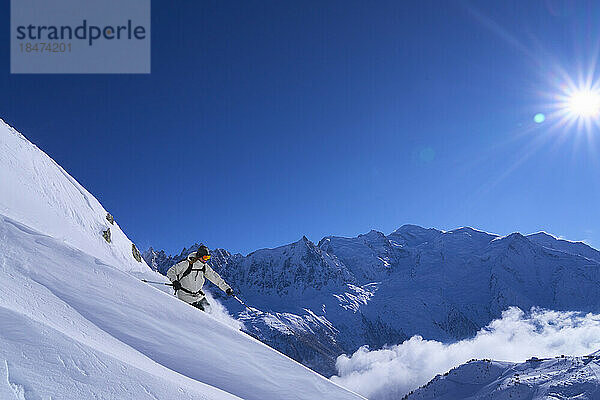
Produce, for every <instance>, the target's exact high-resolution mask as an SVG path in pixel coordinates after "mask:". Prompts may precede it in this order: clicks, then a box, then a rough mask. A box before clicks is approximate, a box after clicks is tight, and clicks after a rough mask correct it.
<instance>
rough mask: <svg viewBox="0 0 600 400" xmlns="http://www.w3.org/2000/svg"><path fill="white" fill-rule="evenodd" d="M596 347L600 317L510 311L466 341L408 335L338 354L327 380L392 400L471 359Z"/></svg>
mask: <svg viewBox="0 0 600 400" xmlns="http://www.w3.org/2000/svg"><path fill="white" fill-rule="evenodd" d="M598 349H600V315H598V314H583V313H577V312H560V311H550V310H543V309H539V308H532V309H531V311H530V312H529V313H524V312H523V311H521V310H520V309H519V308H516V307H512V308H510V309H508V310H506V311H504V312H503V313H502V318H501V319H497V320H494V321H492V322H491V323H490V324H489V325H488V326H486V327H485V328H483V329H481V330H480V331H479V332H478V333H477V335H476V336H475V337H474V338H472V339H467V340H461V341H460V342H456V343H452V344H444V343H441V342H438V341H435V340H424V339H423V338H422V337H420V336H413V337H412V338H411V339H410V340H407V341H405V342H404V343H402V344H400V345H397V346H393V347H389V348H385V349H381V350H373V351H370V350H369V349H368V347H366V346H364V347H361V348H360V349H359V350H357V351H356V352H355V353H354V354H353V355H352V356H350V357H348V356H346V355H341V356H340V357H339V358H338V360H337V363H336V366H337V370H338V375H337V376H334V377H332V378H331V379H332V380H333V381H334V382H336V383H338V384H341V385H343V386H345V387H347V388H349V389H351V390H354V391H356V392H358V393H360V394H362V395H364V396H366V397H368V398H369V399H371V400H387V399H398V398H400V397H401V396H403V395H404V394H406V393H407V392H409V391H410V390H413V389H415V388H417V387H419V386H421V385H423V384H425V383H427V382H428V381H429V380H431V379H432V378H433V377H434V376H435V375H437V374H441V373H444V372H446V371H448V370H450V369H451V368H453V367H455V366H457V365H460V364H462V363H464V362H466V361H468V360H470V359H472V358H479V359H481V358H490V359H494V360H502V361H515V362H521V361H525V360H526V359H528V358H530V357H532V356H537V357H553V356H557V355H561V354H565V355H585V354H589V353H592V352H594V351H596V350H598Z"/></svg>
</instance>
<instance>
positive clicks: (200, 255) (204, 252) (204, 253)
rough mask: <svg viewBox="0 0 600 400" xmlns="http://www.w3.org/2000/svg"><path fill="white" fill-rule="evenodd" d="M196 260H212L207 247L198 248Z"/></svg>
mask: <svg viewBox="0 0 600 400" xmlns="http://www.w3.org/2000/svg"><path fill="white" fill-rule="evenodd" d="M196 259H198V260H203V261H208V260H210V250H209V249H208V247H206V246H205V245H202V246H200V247H198V250H196Z"/></svg>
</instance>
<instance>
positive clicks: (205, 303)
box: [192, 297, 210, 312]
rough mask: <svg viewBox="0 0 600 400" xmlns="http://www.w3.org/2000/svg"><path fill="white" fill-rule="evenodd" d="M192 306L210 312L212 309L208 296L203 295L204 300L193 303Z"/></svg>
mask: <svg viewBox="0 0 600 400" xmlns="http://www.w3.org/2000/svg"><path fill="white" fill-rule="evenodd" d="M192 306H194V307H196V308H197V309H198V310H200V311H205V312H208V311H209V310H210V303H209V302H208V300H206V297H203V298H202V300H199V301H197V302H195V303H192Z"/></svg>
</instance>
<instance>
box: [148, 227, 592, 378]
mask: <svg viewBox="0 0 600 400" xmlns="http://www.w3.org/2000/svg"><path fill="white" fill-rule="evenodd" d="M197 246H198V244H196V245H194V246H191V247H190V248H188V249H184V250H183V251H182V252H181V254H179V255H177V256H167V255H166V254H165V253H164V252H162V251H156V250H153V249H149V250H148V251H146V252H144V254H143V257H144V259H145V260H146V261H147V262H148V264H149V265H150V266H151V267H152V268H154V269H155V270H157V271H159V272H161V273H164V272H165V271H166V269H168V268H169V267H170V265H172V264H173V263H174V262H176V261H178V260H180V259H181V258H183V257H185V255H187V253H189V252H190V251H193V250H194V249H195V248H197ZM213 253H214V256H213V258H212V260H211V264H212V266H213V267H214V268H215V270H217V271H218V272H219V273H220V274H221V275H222V276H223V277H224V278H225V279H226V280H227V281H228V282H229V283H230V284H231V285H232V286H233V287H234V288H236V290H237V291H238V293H240V294H241V295H242V297H243V298H244V299H245V301H246V302H247V303H248V304H250V305H252V307H255V308H256V309H258V310H260V314H257V313H249V312H248V311H247V310H244V309H243V308H242V307H240V306H239V304H236V302H235V301H232V300H228V299H223V301H224V302H225V304H226V305H227V308H228V309H230V310H232V311H233V312H235V313H236V315H237V316H238V318H240V319H242V320H244V322H245V324H246V329H248V331H250V332H252V333H253V334H254V335H255V336H257V337H258V338H260V339H261V340H264V341H265V342H266V343H268V344H269V345H271V346H273V347H275V348H277V349H278V350H280V351H282V352H284V353H285V354H288V355H289V356H291V357H292V358H294V359H296V360H298V361H300V362H302V363H304V364H305V365H307V366H309V367H311V368H313V369H315V370H317V371H319V372H321V373H323V374H325V375H331V374H333V373H335V360H336V358H337V356H338V355H340V354H342V353H346V354H349V353H352V352H354V351H355V350H356V349H358V348H359V347H360V346H362V345H365V344H367V345H368V346H369V347H370V348H374V349H377V348H381V347H383V346H385V345H394V344H398V343H401V342H403V341H404V340H406V339H408V338H409V337H411V336H413V335H421V336H423V337H424V338H427V339H435V340H439V341H444V342H449V341H450V342H451V341H455V340H460V339H464V338H468V337H470V336H472V335H474V334H475V333H476V332H477V331H478V330H479V329H480V328H482V327H484V326H486V325H487V324H488V323H489V322H490V321H492V320H493V319H496V318H499V317H500V316H501V313H502V311H504V310H506V309H507V308H509V307H511V306H517V307H519V308H521V309H524V310H528V309H530V308H531V307H533V306H536V307H542V308H548V309H552V310H577V311H589V312H599V311H600V252H599V251H597V250H595V249H593V248H592V247H590V246H588V245H587V244H585V243H582V242H571V241H567V240H563V239H558V238H556V237H555V236H552V235H550V234H548V233H545V232H539V233H535V234H531V235H523V234H520V233H512V234H510V235H507V236H499V235H495V234H490V233H486V232H484V231H481V230H477V229H473V228H469V227H462V228H458V229H454V230H450V231H443V230H438V229H433V228H423V227H419V226H416V225H403V226H401V227H400V228H399V229H397V230H396V231H394V232H392V233H390V234H389V235H385V234H384V233H381V232H378V231H374V230H372V231H370V232H368V233H366V234H362V235H358V236H357V237H353V238H346V237H337V236H328V237H324V238H323V239H321V240H320V241H319V242H318V244H315V243H313V242H311V241H310V240H308V239H307V238H306V237H302V238H301V239H300V240H299V241H297V242H295V243H291V244H289V245H285V246H281V247H277V248H273V249H261V250H257V251H255V252H252V253H250V254H248V255H246V256H243V255H241V254H231V253H229V252H228V251H227V250H224V249H216V250H214V251H213ZM215 295H217V296H218V294H217V293H216V294H215ZM283 325H285V326H283ZM290 330H291V331H293V332H295V333H297V335H291V334H290ZM298 337H300V339H303V340H299V339H298ZM307 343H310V344H311V345H308V344H307ZM315 347H317V348H315Z"/></svg>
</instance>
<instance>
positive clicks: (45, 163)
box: [0, 121, 361, 400]
mask: <svg viewBox="0 0 600 400" xmlns="http://www.w3.org/2000/svg"><path fill="white" fill-rule="evenodd" d="M0 171H2V175H1V178H0V282H1V285H0V398H1V399H3V400H4V399H50V398H52V399H91V398H102V399H111V400H112V399H114V400H116V399H119V400H120V399H172V398H177V399H236V398H244V399H261V400H262V399H274V400H275V399H360V398H361V397H360V396H358V395H356V394H354V393H351V392H349V391H347V390H345V389H343V388H341V387H339V386H337V385H336V384H334V383H332V382H331V381H329V380H327V379H325V378H323V377H322V376H320V375H318V374H316V373H314V372H312V371H310V370H309V369H307V368H306V367H304V366H302V365H300V364H298V363H296V362H295V361H293V360H291V359H289V358H287V357H286V356H284V355H282V354H281V353H279V352H277V351H274V350H272V349H271V348H269V347H267V346H266V345H264V344H262V343H261V342H259V341H257V340H255V339H254V338H252V337H250V336H248V335H246V334H244V333H242V332H239V331H237V330H235V329H233V328H231V327H230V326H228V325H224V324H223V323H221V322H219V321H217V320H215V319H214V318H212V317H211V316H210V315H208V314H205V313H202V312H199V311H198V310H196V309H194V308H192V307H190V306H188V305H187V304H184V303H183V302H181V301H179V300H177V299H176V298H175V297H173V296H172V295H169V294H167V293H165V292H163V291H161V290H158V289H157V288H154V287H151V286H149V285H147V284H144V283H142V282H140V280H139V279H138V278H139V277H146V278H150V279H154V280H158V279H163V280H164V278H161V275H159V274H158V273H156V272H154V271H152V269H151V268H150V267H149V266H148V265H147V264H146V263H145V262H143V260H142V262H138V261H137V260H135V259H134V256H133V254H132V242H131V241H130V240H129V239H128V238H127V236H126V235H125V234H124V233H123V231H122V230H121V228H120V227H119V226H118V224H117V223H116V222H115V223H114V225H112V224H111V223H110V222H109V221H108V220H107V219H106V215H107V211H106V210H105V209H104V208H103V207H102V206H101V205H100V203H99V202H98V201H97V200H96V199H95V198H94V196H92V195H91V194H90V193H89V192H88V191H87V190H85V189H84V188H83V187H82V186H81V185H80V184H79V183H78V182H77V181H76V180H75V179H73V178H72V177H71V176H70V175H69V174H68V173H67V172H66V171H64V170H63V169H62V168H61V167H60V166H59V165H58V164H56V163H55V162H54V161H53V160H52V159H51V158H50V157H48V156H47V155H46V154H45V153H43V152H42V151H41V150H40V149H38V148H37V147H36V146H34V145H33V144H31V143H30V142H29V141H28V140H27V139H26V138H25V137H24V136H23V135H21V134H19V133H18V132H16V131H15V130H14V129H12V128H10V127H9V126H7V125H6V124H5V123H4V122H2V121H0ZM109 225H110V229H111V242H110V243H108V242H107V241H105V240H104V238H103V237H102V231H105V230H106V229H107V228H108V227H109Z"/></svg>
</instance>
